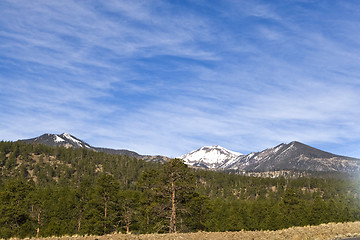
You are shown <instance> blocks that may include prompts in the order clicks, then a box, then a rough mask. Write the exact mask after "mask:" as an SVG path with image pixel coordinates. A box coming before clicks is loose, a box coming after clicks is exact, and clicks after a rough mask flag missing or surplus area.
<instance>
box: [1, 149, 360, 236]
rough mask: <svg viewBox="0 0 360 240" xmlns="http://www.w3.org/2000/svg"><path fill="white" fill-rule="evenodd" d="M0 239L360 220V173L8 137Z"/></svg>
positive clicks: (3, 161) (4, 153)
mask: <svg viewBox="0 0 360 240" xmlns="http://www.w3.org/2000/svg"><path fill="white" fill-rule="evenodd" d="M0 169H1V175H0V237H2V238H9V237H12V236H16V237H26V236H29V237H34V236H53V235H57V236H61V235H65V234H67V235H72V234H98V235H101V234H105V233H111V232H116V231H119V232H132V233H153V232H159V233H163V232H192V231H199V230H204V231H239V230H242V229H244V230H260V229H271V230H275V229H281V228H286V227H289V226H304V225H309V224H311V225H315V224H319V223H326V222H343V221H354V220H360V200H359V198H360V189H359V188H360V180H359V178H350V177H349V178H348V177H336V178H296V179H285V178H256V177H245V176H239V175H235V174H229V173H220V172H212V171H204V170H194V169H190V168H188V167H187V166H186V165H185V164H183V163H182V161H181V160H179V159H174V160H171V161H169V162H167V163H165V164H154V163H149V162H145V161H142V160H138V159H135V158H131V157H127V156H119V155H109V154H105V153H99V152H95V151H91V150H86V149H72V148H64V147H57V148H52V147H47V146H44V145H32V144H26V143H24V142H0Z"/></svg>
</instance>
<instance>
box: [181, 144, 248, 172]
mask: <svg viewBox="0 0 360 240" xmlns="http://www.w3.org/2000/svg"><path fill="white" fill-rule="evenodd" d="M242 155H243V154H241V153H237V152H233V151H230V150H227V149H225V148H223V147H220V146H218V145H216V146H210V147H202V148H199V149H197V150H195V151H192V152H190V153H188V154H185V155H182V156H181V157H180V159H183V160H184V161H185V163H186V164H188V165H190V166H193V167H202V168H211V169H224V168H225V167H226V166H228V165H232V164H234V160H236V159H237V158H238V157H239V156H242Z"/></svg>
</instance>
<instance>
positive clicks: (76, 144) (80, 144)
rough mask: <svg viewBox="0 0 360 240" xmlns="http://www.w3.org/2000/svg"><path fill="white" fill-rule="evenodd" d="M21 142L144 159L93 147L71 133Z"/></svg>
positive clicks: (125, 152) (130, 154)
mask: <svg viewBox="0 0 360 240" xmlns="http://www.w3.org/2000/svg"><path fill="white" fill-rule="evenodd" d="M21 141H24V142H27V143H39V144H44V145H47V146H51V147H56V146H62V147H72V148H86V149H90V150H93V151H96V152H104V153H108V154H114V155H126V156H130V157H136V158H142V156H141V155H140V154H138V153H136V152H133V151H129V150H125V149H122V150H118V149H110V148H101V147H93V146H91V145H89V144H87V143H86V142H84V141H82V140H80V139H78V138H76V137H74V136H72V135H71V134H69V133H62V134H60V135H59V134H49V133H46V134H43V135H41V136H39V137H36V138H31V139H24V140H21Z"/></svg>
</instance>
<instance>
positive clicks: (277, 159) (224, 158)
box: [21, 133, 360, 173]
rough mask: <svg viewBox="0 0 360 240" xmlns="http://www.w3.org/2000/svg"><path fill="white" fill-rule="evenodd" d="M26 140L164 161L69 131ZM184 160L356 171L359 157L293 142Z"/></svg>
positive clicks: (199, 153)
mask: <svg viewBox="0 0 360 240" xmlns="http://www.w3.org/2000/svg"><path fill="white" fill-rule="evenodd" d="M21 141H24V142H27V143H39V144H45V145H48V146H64V147H73V148H86V149H90V150H93V151H97V152H105V153H109V154H119V155H127V156H131V157H135V158H139V159H143V160H145V161H151V162H166V161H168V160H169V159H170V158H168V157H165V156H160V155H159V156H149V155H140V154H138V153H136V152H134V151H129V150H125V149H122V150H116V149H109V148H101V147H93V146H91V145H89V144H88V143H86V142H84V141H82V140H80V139H79V138H76V137H74V136H72V135H71V134H69V133H62V134H59V135H58V134H43V135H41V136H39V137H36V138H31V139H24V140H21ZM179 158H180V159H183V160H184V162H185V163H186V164H187V165H189V166H191V167H196V168H203V169H211V170H236V171H243V172H269V171H284V170H290V171H313V172H345V173H357V172H359V171H360V159H356V158H351V157H346V156H339V155H335V154H332V153H329V152H325V151H322V150H319V149H316V148H313V147H311V146H308V145H305V144H303V143H300V142H297V141H294V142H291V143H288V144H286V143H282V144H280V145H278V146H276V147H273V148H268V149H265V150H263V151H261V152H252V153H250V154H242V153H238V152H234V151H230V150H228V149H226V148H223V147H220V146H217V145H216V146H205V147H201V148H199V149H197V150H195V151H192V152H190V153H188V154H185V155H182V156H180V157H179Z"/></svg>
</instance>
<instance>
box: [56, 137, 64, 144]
mask: <svg viewBox="0 0 360 240" xmlns="http://www.w3.org/2000/svg"><path fill="white" fill-rule="evenodd" d="M54 141H55V142H57V143H59V142H65V140H64V139H62V138H61V137H59V136H58V135H55V136H54Z"/></svg>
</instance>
